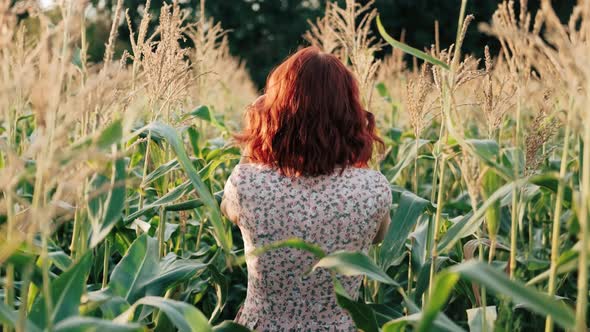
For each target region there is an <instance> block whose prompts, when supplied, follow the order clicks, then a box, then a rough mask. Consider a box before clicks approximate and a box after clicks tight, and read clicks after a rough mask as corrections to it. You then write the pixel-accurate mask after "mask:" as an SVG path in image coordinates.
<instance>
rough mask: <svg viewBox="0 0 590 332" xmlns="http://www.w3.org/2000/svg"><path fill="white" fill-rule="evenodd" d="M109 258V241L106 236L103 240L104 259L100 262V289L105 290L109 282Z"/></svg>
mask: <svg viewBox="0 0 590 332" xmlns="http://www.w3.org/2000/svg"><path fill="white" fill-rule="evenodd" d="M110 256H111V241H109V237H108V236H107V237H106V238H105V240H104V257H103V260H102V289H105V288H106V287H107V285H108V281H109V258H110Z"/></svg>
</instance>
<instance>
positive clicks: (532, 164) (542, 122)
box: [525, 92, 558, 175]
mask: <svg viewBox="0 0 590 332" xmlns="http://www.w3.org/2000/svg"><path fill="white" fill-rule="evenodd" d="M550 101H551V92H546V94H545V96H544V98H543V105H541V106H540V110H539V112H538V113H537V115H536V116H535V118H534V120H533V121H532V123H531V126H530V128H529V132H528V133H527V135H526V138H525V147H526V155H525V158H526V159H525V161H526V162H525V174H526V175H530V174H533V173H534V172H535V171H536V170H537V169H538V168H539V165H540V164H541V163H542V162H543V160H545V158H546V157H547V156H548V153H549V152H548V151H546V152H544V153H543V154H542V155H541V156H539V155H538V152H539V150H541V148H542V147H543V146H544V145H545V143H547V142H548V141H549V139H550V138H551V137H552V136H553V135H554V134H555V132H556V131H557V128H558V121H557V119H556V118H555V117H554V116H552V114H551V113H550V112H551V111H550V110H551V109H552V106H553V105H552V104H551V102H550Z"/></svg>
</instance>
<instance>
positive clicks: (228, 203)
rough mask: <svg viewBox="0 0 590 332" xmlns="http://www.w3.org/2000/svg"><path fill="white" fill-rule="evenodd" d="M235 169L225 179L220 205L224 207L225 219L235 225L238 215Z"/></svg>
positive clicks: (238, 203)
mask: <svg viewBox="0 0 590 332" xmlns="http://www.w3.org/2000/svg"><path fill="white" fill-rule="evenodd" d="M237 172H238V170H237V167H236V168H234V170H233V171H232V173H231V174H230V176H229V177H228V178H227V181H226V182H225V187H224V188H223V198H222V205H224V210H225V214H226V217H228V218H229V219H232V220H235V221H236V223H237V216H239V213H240V199H239V192H238V186H237V177H238V175H237Z"/></svg>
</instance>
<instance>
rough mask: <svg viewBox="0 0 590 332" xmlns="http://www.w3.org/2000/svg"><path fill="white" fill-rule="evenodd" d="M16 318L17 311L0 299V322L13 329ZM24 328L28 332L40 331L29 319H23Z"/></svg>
mask: <svg viewBox="0 0 590 332" xmlns="http://www.w3.org/2000/svg"><path fill="white" fill-rule="evenodd" d="M18 319H19V318H18V311H15V310H12V309H11V308H9V307H8V306H7V305H6V304H5V303H4V302H3V301H0V324H3V325H6V326H9V327H11V328H13V329H14V328H16V324H17V322H18ZM25 330H26V331H28V332H41V329H40V328H38V327H37V325H35V324H34V323H33V322H31V321H30V320H29V319H26V320H25Z"/></svg>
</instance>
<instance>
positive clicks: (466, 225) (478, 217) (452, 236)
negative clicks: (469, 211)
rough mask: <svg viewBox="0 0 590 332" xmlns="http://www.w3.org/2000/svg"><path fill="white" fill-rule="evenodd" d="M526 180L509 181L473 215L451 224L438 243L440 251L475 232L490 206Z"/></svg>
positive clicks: (447, 248)
mask: <svg viewBox="0 0 590 332" xmlns="http://www.w3.org/2000/svg"><path fill="white" fill-rule="evenodd" d="M525 181H526V179H522V180H519V181H516V182H510V183H507V184H505V185H504V186H502V187H500V188H499V189H498V190H496V192H494V193H493V194H492V195H491V196H490V197H489V198H488V199H487V200H486V201H485V202H484V203H483V204H482V205H481V206H480V207H479V208H478V209H477V210H476V211H475V212H474V213H473V215H471V216H470V217H469V218H464V219H463V220H461V221H459V222H457V223H456V224H454V225H453V226H451V228H449V230H448V231H447V232H446V233H445V234H444V236H443V237H442V238H441V240H440V242H439V243H438V250H439V252H441V253H443V252H446V251H447V250H450V249H451V248H452V247H453V246H454V245H455V243H457V241H459V240H461V239H462V238H464V237H465V236H468V235H470V234H473V233H474V232H475V231H476V230H477V229H478V228H479V227H480V226H481V223H482V222H483V219H484V216H485V214H486V212H487V210H488V208H489V207H491V206H493V205H494V204H496V202H498V201H500V200H502V199H503V198H504V197H506V196H507V195H510V194H511V193H512V187H513V186H515V185H517V186H518V185H521V184H523V183H525Z"/></svg>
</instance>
